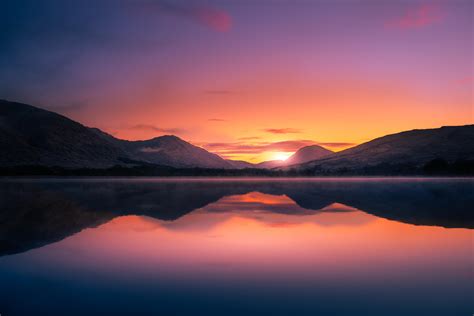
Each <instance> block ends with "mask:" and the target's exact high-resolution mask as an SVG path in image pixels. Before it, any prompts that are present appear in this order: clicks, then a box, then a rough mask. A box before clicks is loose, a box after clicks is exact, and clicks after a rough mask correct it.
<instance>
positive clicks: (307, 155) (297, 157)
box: [284, 145, 334, 165]
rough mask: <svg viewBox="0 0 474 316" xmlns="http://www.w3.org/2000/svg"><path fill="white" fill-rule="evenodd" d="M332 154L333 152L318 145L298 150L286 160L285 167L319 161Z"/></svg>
mask: <svg viewBox="0 0 474 316" xmlns="http://www.w3.org/2000/svg"><path fill="white" fill-rule="evenodd" d="M331 154H334V152H333V151H331V150H329V149H326V148H324V147H322V146H319V145H311V146H306V147H303V148H300V149H298V151H296V152H295V153H294V154H293V155H291V156H290V157H289V158H288V159H286V160H285V161H284V162H285V165H295V164H301V163H305V162H308V161H312V160H316V159H321V158H324V157H327V156H329V155H331Z"/></svg>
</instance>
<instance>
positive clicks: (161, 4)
mask: <svg viewBox="0 0 474 316" xmlns="http://www.w3.org/2000/svg"><path fill="white" fill-rule="evenodd" d="M147 4H148V5H149V6H150V7H153V8H155V9H156V10H157V11H158V12H161V13H163V14H169V15H174V16H177V17H182V18H184V19H188V20H190V21H192V22H195V23H198V24H200V25H203V26H206V27H208V28H210V29H212V30H214V31H217V32H227V31H229V30H230V29H231V27H232V17H231V16H230V15H229V13H228V12H226V11H224V10H221V9H218V8H215V7H211V6H204V5H202V6H198V5H195V4H185V3H177V2H176V1H163V0H154V1H148V2H147Z"/></svg>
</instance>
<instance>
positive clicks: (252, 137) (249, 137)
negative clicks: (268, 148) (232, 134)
mask: <svg viewBox="0 0 474 316" xmlns="http://www.w3.org/2000/svg"><path fill="white" fill-rule="evenodd" d="M237 139H238V140H256V139H262V138H261V137H259V136H248V137H239V138H237Z"/></svg>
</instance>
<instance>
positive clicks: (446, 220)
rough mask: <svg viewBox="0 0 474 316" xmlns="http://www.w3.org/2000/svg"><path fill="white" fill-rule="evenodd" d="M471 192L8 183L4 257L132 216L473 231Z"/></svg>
mask: <svg viewBox="0 0 474 316" xmlns="http://www.w3.org/2000/svg"><path fill="white" fill-rule="evenodd" d="M472 188H473V186H472V182H471V180H457V179H444V180H436V179H395V180H378V179H322V180H321V179H320V180H312V181H309V180H299V181H295V180H284V179H282V180H241V179H240V180H238V179H235V180H222V181H219V180H206V179H201V180H169V179H168V180H134V179H122V180H118V179H99V180H97V179H96V180H88V179H82V180H23V181H18V180H15V181H7V180H4V181H2V182H1V183H0V197H1V198H0V255H5V254H12V253H18V252H23V251H26V250H29V249H32V248H37V247H41V246H43V245H46V244H49V243H52V242H56V241H59V240H61V239H64V238H65V237H68V236H70V235H72V234H75V233H77V232H79V231H81V230H83V229H85V228H90V227H96V226H98V225H101V224H104V223H107V222H109V221H111V220H113V219H114V218H116V217H120V216H130V215H139V216H146V217H144V218H149V219H156V220H160V221H161V223H160V227H163V228H166V229H169V230H186V229H187V230H206V229H210V228H212V227H215V226H216V225H219V224H220V223H223V222H226V221H229V220H231V219H235V218H236V217H237V218H239V219H240V220H251V221H254V222H255V221H257V222H259V223H261V224H263V225H267V226H269V227H289V226H292V225H301V224H308V223H311V224H314V225H319V226H338V225H341V226H351V225H355V226H361V225H365V224H367V223H370V222H371V221H373V220H375V219H377V218H378V217H382V218H386V219H390V220H395V221H399V222H404V223H409V224H415V225H430V226H443V227H449V228H473V227H474V215H473V213H472V212H471V211H469V209H468V207H469V205H474V193H473V189H472ZM205 214H209V215H212V216H208V215H207V216H204V215H205Z"/></svg>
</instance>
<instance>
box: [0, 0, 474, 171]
mask: <svg viewBox="0 0 474 316" xmlns="http://www.w3.org/2000/svg"><path fill="white" fill-rule="evenodd" d="M473 20H474V2H473V1H470V0H466V1H463V0H450V1H448V0H445V1H442V0H439V1H401V0H400V1H397V0H390V1H389V0H387V1H383V0H379V1H375V0H370V1H356V0H354V1H350V0H345V1H342V0H341V1H339V0H333V1H331V0H314V1H310V0H295V1H279V0H254V1H251V0H227V1H226V0H222V1H217V0H216V1H212V0H209V1H205V0H201V1H191V0H187V1H184V0H166V1H164V0H135V1H132V0H130V1H126V0H122V1H120V0H104V1H62V0H61V1H60V0H58V1H51V0H44V1H22V0H15V1H13V0H6V1H1V2H0V43H1V44H0V99H9V100H12V101H19V102H25V103H29V104H32V105H37V106H41V107H43V108H46V109H49V110H53V111H56V112H59V113H62V114H64V115H66V116H68V117H70V118H72V119H75V120H77V121H79V122H81V123H83V124H85V125H88V126H94V127H98V128H101V129H103V130H104V131H106V132H109V133H111V134H113V135H114V136H116V137H119V138H124V139H147V138H152V137H156V136H160V135H165V134H174V135H177V136H179V137H181V138H183V139H185V140H187V141H190V142H191V143H193V144H195V145H199V146H202V147H204V148H206V149H208V150H210V151H212V152H215V153H218V154H221V155H222V156H224V157H226V158H233V159H244V160H248V161H251V162H260V161H263V160H268V159H274V158H275V157H280V156H282V155H285V154H287V155H288V154H290V153H292V152H294V151H296V150H297V149H298V148H300V147H302V146H305V145H310V144H315V143H317V144H321V145H322V146H324V147H327V148H329V149H332V150H336V151H337V150H341V149H344V148H347V147H350V146H353V145H354V144H359V143H362V142H365V141H367V140H370V139H373V138H375V137H379V136H383V135H385V134H389V133H395V132H399V131H402V130H409V129H415V128H431V127H440V126H443V125H463V124H472V123H473V86H474V70H473V67H474V66H473V47H474V40H473V36H474V35H473V32H474V31H473Z"/></svg>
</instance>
